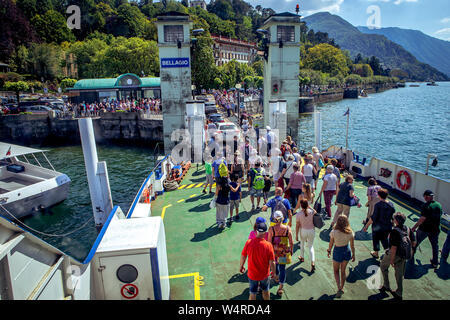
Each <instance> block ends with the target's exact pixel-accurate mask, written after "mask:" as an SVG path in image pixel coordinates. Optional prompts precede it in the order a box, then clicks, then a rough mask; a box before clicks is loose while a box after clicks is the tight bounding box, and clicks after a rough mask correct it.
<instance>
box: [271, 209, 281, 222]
mask: <svg viewBox="0 0 450 320" xmlns="http://www.w3.org/2000/svg"><path fill="white" fill-rule="evenodd" d="M273 218H274V219H275V220H279V219H283V212H281V211H279V210H278V211H275V213H274V214H273Z"/></svg>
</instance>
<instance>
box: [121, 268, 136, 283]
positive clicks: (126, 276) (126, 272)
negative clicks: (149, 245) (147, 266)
mask: <svg viewBox="0 0 450 320" xmlns="http://www.w3.org/2000/svg"><path fill="white" fill-rule="evenodd" d="M116 275H117V278H118V279H119V280H120V281H122V282H123V283H131V282H133V281H135V280H136V279H137V277H138V271H137V269H136V268H135V267H134V266H132V265H131V264H124V265H121V266H120V267H119V269H117V273H116Z"/></svg>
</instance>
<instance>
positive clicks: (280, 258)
mask: <svg viewBox="0 0 450 320" xmlns="http://www.w3.org/2000/svg"><path fill="white" fill-rule="evenodd" d="M283 219H284V215H283V213H282V212H281V211H275V213H274V220H275V225H274V226H272V227H270V229H269V237H268V239H267V241H268V242H270V243H271V244H272V245H273V250H274V252H275V262H276V274H277V276H278V280H279V287H278V290H277V295H279V296H282V295H283V293H284V290H283V286H284V283H285V282H286V265H287V264H289V263H291V259H292V255H293V250H294V241H293V239H292V232H291V228H290V227H289V226H287V225H284V224H283V223H282V222H283Z"/></svg>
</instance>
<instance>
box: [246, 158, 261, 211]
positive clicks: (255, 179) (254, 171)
mask: <svg viewBox="0 0 450 320" xmlns="http://www.w3.org/2000/svg"><path fill="white" fill-rule="evenodd" d="M263 175H264V169H263V168H261V162H259V161H258V162H256V163H255V168H251V169H250V171H249V174H248V179H247V182H248V191H249V193H250V201H251V202H252V211H253V210H255V197H256V198H257V199H256V210H259V209H260V207H259V203H260V202H261V197H262V196H263V189H264V176H263Z"/></svg>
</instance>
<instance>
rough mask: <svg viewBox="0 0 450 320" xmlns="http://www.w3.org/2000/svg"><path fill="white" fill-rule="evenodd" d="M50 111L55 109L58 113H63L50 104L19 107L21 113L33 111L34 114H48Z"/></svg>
mask: <svg viewBox="0 0 450 320" xmlns="http://www.w3.org/2000/svg"><path fill="white" fill-rule="evenodd" d="M49 111H55V112H56V114H57V115H59V114H60V113H61V111H59V110H54V109H52V108H50V107H48V106H44V105H32V106H25V107H19V113H20V112H31V113H32V114H48V112H49Z"/></svg>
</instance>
